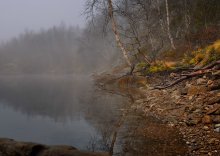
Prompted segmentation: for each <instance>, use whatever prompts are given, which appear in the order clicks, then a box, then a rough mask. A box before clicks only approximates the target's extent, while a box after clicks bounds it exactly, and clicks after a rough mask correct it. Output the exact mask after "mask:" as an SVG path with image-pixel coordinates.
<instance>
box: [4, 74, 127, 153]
mask: <svg viewBox="0 0 220 156" xmlns="http://www.w3.org/2000/svg"><path fill="white" fill-rule="evenodd" d="M125 101H126V100H125V99H124V98H122V97H120V96H116V95H115V96H113V95H112V94H111V95H109V94H104V93H103V94H101V93H100V92H96V89H95V87H94V86H93V83H92V81H91V79H90V78H89V77H87V76H16V77H15V76H1V77H0V137H6V138H13V139H16V140H22V141H31V142H38V143H43V144H50V145H55V144H67V145H72V146H75V147H77V148H80V149H87V148H89V147H90V144H91V140H94V139H95V140H98V139H99V138H100V139H101V137H102V136H103V135H102V134H103V128H104V127H106V126H107V125H108V124H110V125H111V124H112V123H114V121H116V120H117V115H119V113H118V112H117V110H119V109H120V107H121V106H122V105H123V104H124V103H125Z"/></svg>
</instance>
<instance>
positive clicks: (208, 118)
mask: <svg viewBox="0 0 220 156" xmlns="http://www.w3.org/2000/svg"><path fill="white" fill-rule="evenodd" d="M202 123H204V124H210V123H212V118H211V117H210V116H209V115H205V116H204V117H203V118H202Z"/></svg>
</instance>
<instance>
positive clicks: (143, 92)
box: [96, 73, 220, 156]
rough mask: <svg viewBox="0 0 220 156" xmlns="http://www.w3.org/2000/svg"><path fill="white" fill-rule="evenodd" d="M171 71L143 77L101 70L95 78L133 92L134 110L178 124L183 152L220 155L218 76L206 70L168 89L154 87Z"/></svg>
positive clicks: (145, 130)
mask: <svg viewBox="0 0 220 156" xmlns="http://www.w3.org/2000/svg"><path fill="white" fill-rule="evenodd" d="M173 75H174V73H155V74H152V75H150V76H149V77H147V78H146V77H141V76H137V75H136V76H134V75H133V76H120V75H111V74H102V75H101V76H96V80H97V84H98V85H99V86H100V87H101V88H104V89H106V90H109V91H111V90H114V92H124V93H125V94H128V93H126V92H129V95H133V97H132V98H133V105H132V107H131V109H133V110H134V111H138V112H142V114H143V116H145V117H147V116H148V115H149V114H153V115H154V116H157V117H158V118H159V119H160V120H162V121H163V122H164V123H166V124H167V126H169V127H172V128H177V129H178V130H179V132H180V134H181V136H182V137H183V138H184V141H185V144H186V146H187V148H188V149H187V152H185V155H195V156H197V155H199V156H203V155H204V156H205V155H210V156H219V155H220V154H219V153H220V135H219V134H220V90H219V88H220V80H219V76H218V75H215V76H210V75H208V74H207V75H204V76H202V77H195V78H192V79H188V80H185V81H183V82H181V83H179V84H178V85H176V86H174V87H170V88H167V89H160V90H159V89H153V86H155V85H158V84H164V83H167V82H165V81H172V76H173ZM112 86H114V87H112ZM116 88H117V89H116ZM158 128H159V127H158ZM142 130H143V135H149V134H150V133H151V132H150V131H149V129H148V127H147V126H146V127H143V129H142ZM171 135H172V134H171Z"/></svg>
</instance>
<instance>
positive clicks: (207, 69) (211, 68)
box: [154, 60, 220, 89]
mask: <svg viewBox="0 0 220 156" xmlns="http://www.w3.org/2000/svg"><path fill="white" fill-rule="evenodd" d="M219 65H220V60H218V61H215V62H212V63H210V64H208V65H206V66H204V67H202V68H200V69H194V70H193V71H192V72H189V73H182V74H180V78H179V79H177V80H175V81H174V82H172V83H171V84H168V85H164V86H155V87H154V89H166V88H169V87H172V86H174V85H176V84H178V83H180V82H182V81H183V80H186V79H189V78H192V77H196V76H201V75H204V74H207V73H212V72H216V71H219V69H220V66H219Z"/></svg>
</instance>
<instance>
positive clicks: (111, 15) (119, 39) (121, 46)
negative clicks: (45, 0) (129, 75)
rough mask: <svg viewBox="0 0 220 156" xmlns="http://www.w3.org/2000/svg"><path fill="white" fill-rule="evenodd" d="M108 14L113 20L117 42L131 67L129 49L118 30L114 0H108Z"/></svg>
mask: <svg viewBox="0 0 220 156" xmlns="http://www.w3.org/2000/svg"><path fill="white" fill-rule="evenodd" d="M108 14H109V17H110V19H111V21H112V30H113V33H114V35H115V39H116V42H117V44H118V46H119V48H120V49H121V51H122V53H123V56H124V58H125V60H126V62H127V64H128V65H129V66H130V67H132V64H131V61H130V59H129V56H128V51H127V50H126V49H125V47H124V45H123V43H122V41H121V38H120V35H119V33H118V30H117V23H116V20H115V18H114V12H113V5H112V0H108Z"/></svg>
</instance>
